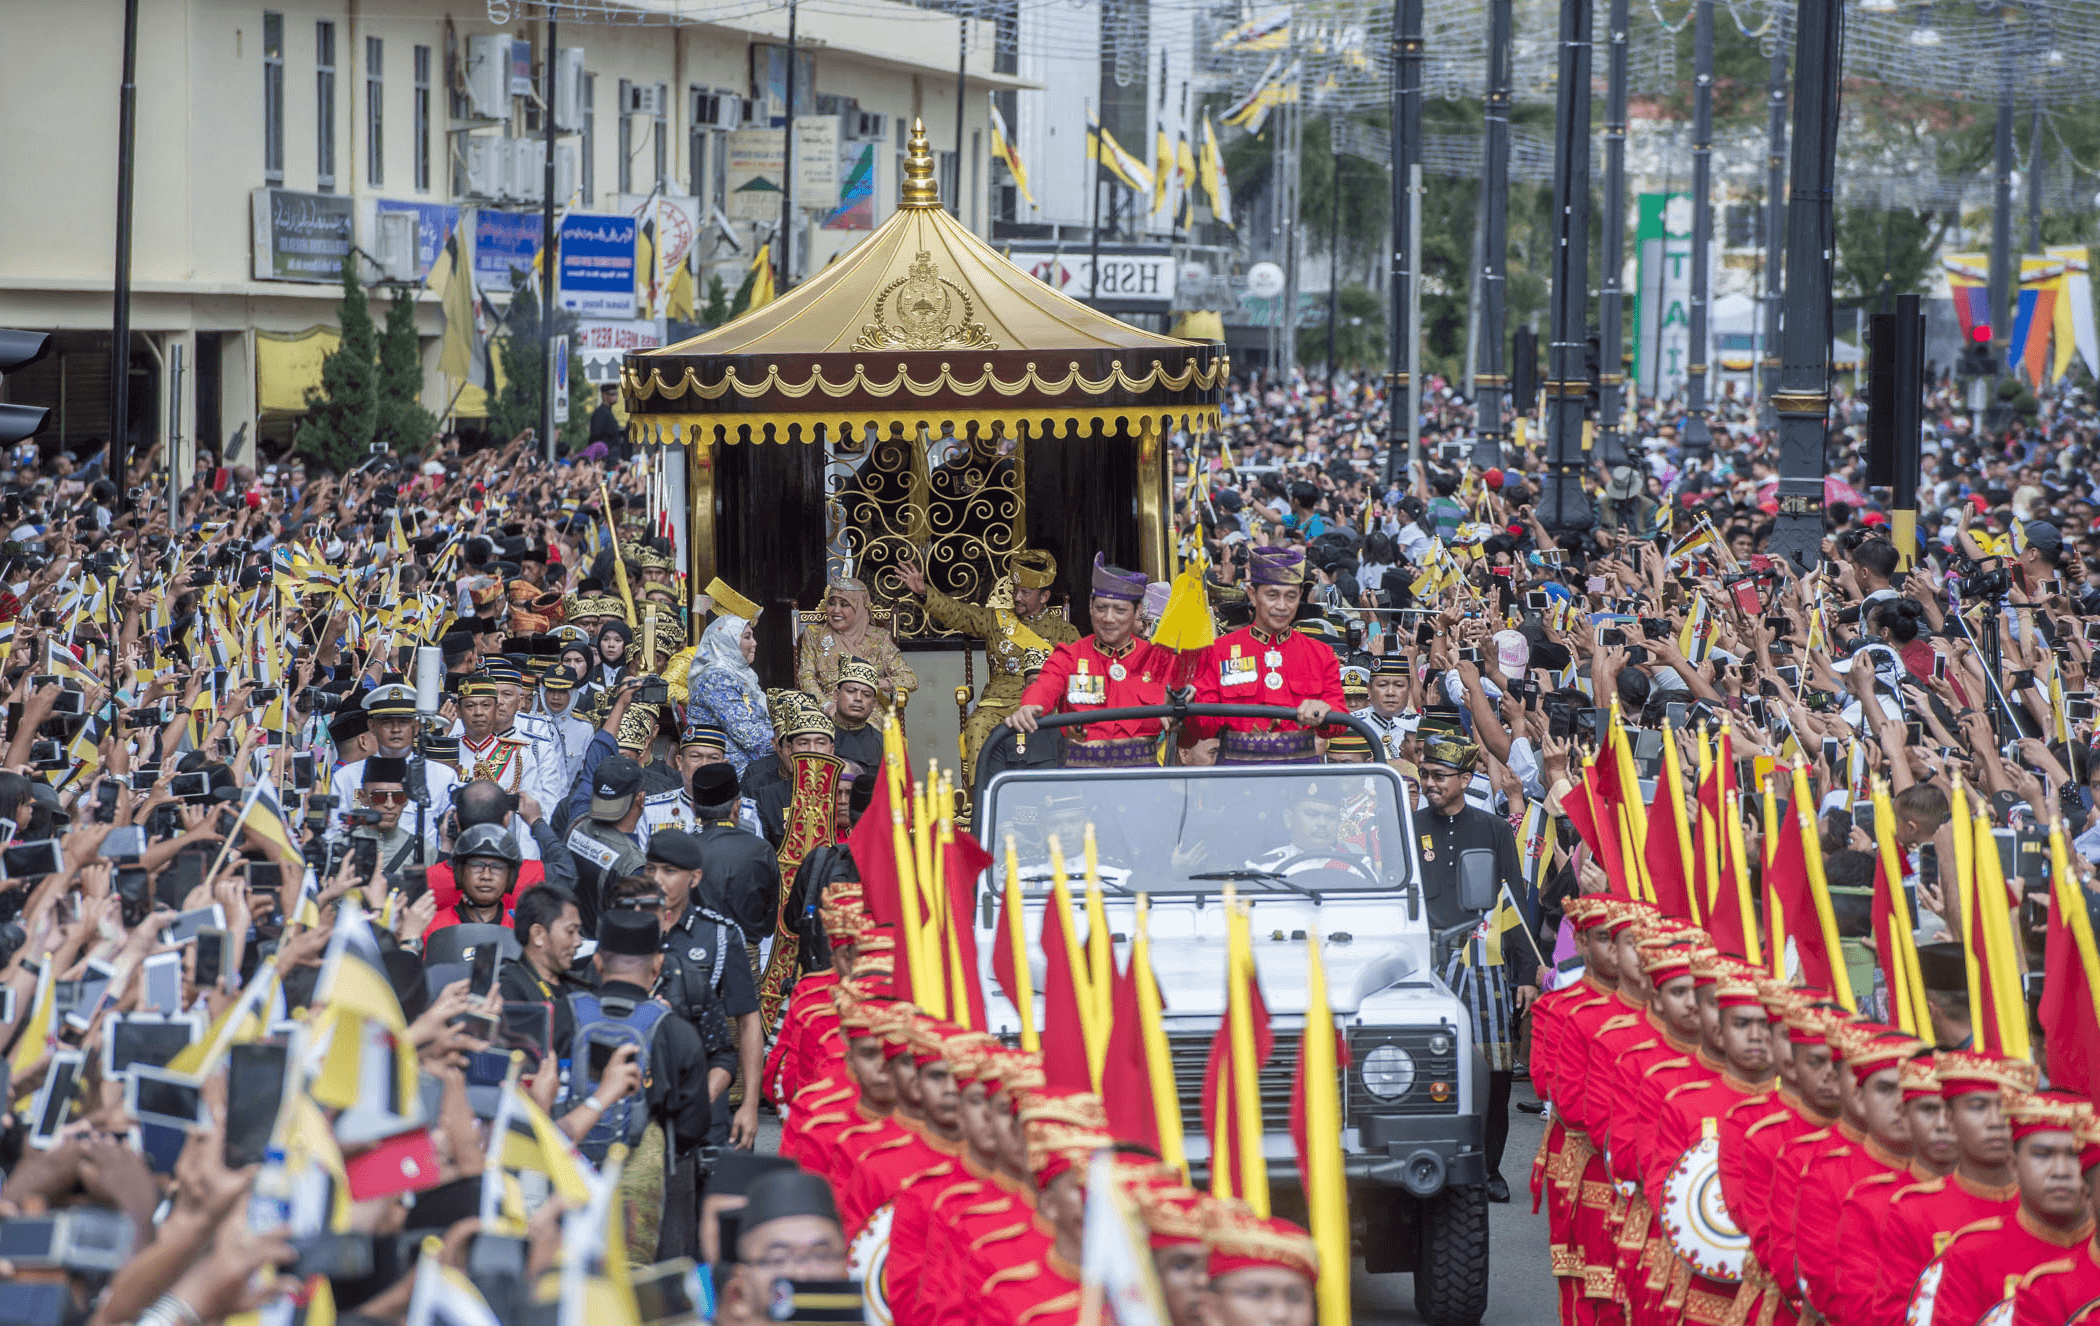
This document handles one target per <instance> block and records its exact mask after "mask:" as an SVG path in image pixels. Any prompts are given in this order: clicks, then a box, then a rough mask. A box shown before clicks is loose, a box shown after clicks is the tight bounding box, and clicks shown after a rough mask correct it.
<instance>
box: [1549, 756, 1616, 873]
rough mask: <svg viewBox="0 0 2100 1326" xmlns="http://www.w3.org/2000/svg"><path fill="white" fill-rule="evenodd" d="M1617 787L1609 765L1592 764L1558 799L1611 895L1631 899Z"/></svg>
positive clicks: (1614, 770)
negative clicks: (1609, 882)
mask: <svg viewBox="0 0 2100 1326" xmlns="http://www.w3.org/2000/svg"><path fill="white" fill-rule="evenodd" d="M1618 787H1619V774H1618V770H1617V769H1616V768H1615V767H1614V766H1613V765H1612V764H1608V763H1607V764H1592V765H1590V766H1589V767H1588V768H1586V769H1584V770H1583V773H1582V778H1581V779H1580V780H1579V781H1578V782H1577V783H1576V784H1575V786H1574V788H1573V790H1571V791H1570V792H1569V793H1568V795H1567V796H1566V797H1564V798H1562V799H1561V806H1562V808H1563V809H1564V810H1565V811H1566V812H1567V816H1568V821H1569V823H1571V824H1573V825H1574V826H1575V832H1576V833H1577V834H1578V835H1580V836H1581V838H1582V841H1583V842H1585V843H1587V844H1589V849H1590V852H1591V854H1592V855H1594V856H1595V857H1596V858H1597V864H1598V865H1600V866H1602V867H1604V874H1605V877H1606V878H1607V879H1609V880H1610V881H1611V891H1612V893H1614V894H1616V895H1617V896H1619V897H1622V898H1630V897H1632V896H1633V891H1632V890H1631V889H1630V888H1628V887H1627V884H1626V857H1625V851H1624V849H1623V848H1622V847H1621V846H1620V844H1619V816H1618V811H1617V807H1618Z"/></svg>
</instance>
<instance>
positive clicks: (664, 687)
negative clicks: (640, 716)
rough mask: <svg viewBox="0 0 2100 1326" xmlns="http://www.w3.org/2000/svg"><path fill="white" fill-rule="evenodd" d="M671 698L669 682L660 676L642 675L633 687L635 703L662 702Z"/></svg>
mask: <svg viewBox="0 0 2100 1326" xmlns="http://www.w3.org/2000/svg"><path fill="white" fill-rule="evenodd" d="M670 698H671V683H670V682H668V681H665V680H664V679H663V678H662V677H644V678H642V684H641V685H639V686H637V687H635V688H634V702H635V703H636V704H664V703H666V702H667V701H669V700H670Z"/></svg>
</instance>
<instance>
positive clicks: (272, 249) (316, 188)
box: [0, 0, 1028, 459]
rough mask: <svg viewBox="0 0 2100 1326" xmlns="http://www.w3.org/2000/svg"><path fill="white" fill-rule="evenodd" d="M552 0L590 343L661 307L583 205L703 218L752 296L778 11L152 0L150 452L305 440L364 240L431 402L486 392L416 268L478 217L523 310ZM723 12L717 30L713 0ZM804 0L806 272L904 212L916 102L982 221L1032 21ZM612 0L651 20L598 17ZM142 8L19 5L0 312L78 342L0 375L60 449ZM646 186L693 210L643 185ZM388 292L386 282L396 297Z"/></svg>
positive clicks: (692, 231) (142, 67)
mask: <svg viewBox="0 0 2100 1326" xmlns="http://www.w3.org/2000/svg"><path fill="white" fill-rule="evenodd" d="M550 8H551V9H552V10H553V11H554V17H555V18H556V19H557V20H558V27H557V30H556V34H555V38H554V47H555V52H556V55H555V67H556V84H557V86H556V93H555V98H554V103H555V105H554V111H555V115H554V118H555V127H556V131H557V149H556V164H557V195H558V196H561V197H563V198H564V199H565V201H566V210H567V211H569V212H572V213H575V214H577V217H578V220H577V221H572V222H571V223H569V224H571V225H577V226H580V227H581V229H580V230H579V234H585V235H589V236H591V237H592V239H593V240H594V241H603V240H605V239H606V237H608V236H610V237H611V248H610V249H606V250H604V251H603V252H601V251H599V249H596V248H593V247H592V245H591V244H588V243H579V244H578V245H577V246H576V249H575V251H576V253H577V254H578V255H580V259H581V260H582V261H583V264H584V265H583V266H581V267H579V268H578V269H577V280H578V282H579V284H581V283H583V282H585V281H588V282H589V283H591V284H593V285H595V286H597V287H600V289H599V291H598V293H597V294H595V295H593V294H589V293H586V294H584V295H582V296H580V297H578V298H577V302H578V304H579V305H580V306H581V308H580V311H579V313H578V316H579V318H583V319H585V321H584V323H583V329H584V332H585V342H586V344H587V345H588V344H592V343H598V344H601V345H603V346H605V347H614V346H619V345H631V344H633V343H634V342H635V341H637V340H641V341H643V342H648V341H649V339H650V338H651V337H652V336H653V335H654V334H655V333H656V332H657V330H658V327H659V324H658V323H657V322H656V321H654V320H652V318H651V316H650V315H651V313H652V311H653V310H652V309H651V308H650V307H649V301H648V298H647V295H646V291H645V292H644V295H643V297H642V299H641V300H640V301H639V302H635V301H632V300H630V301H627V302H625V303H624V305H623V301H622V299H621V297H620V294H619V291H618V290H617V289H616V288H614V289H611V290H609V291H608V290H606V289H604V287H606V286H607V285H608V281H609V280H610V284H611V285H612V286H614V287H616V286H617V285H618V281H617V272H618V270H619V266H618V261H617V259H616V257H614V258H608V257H607V256H606V254H607V253H610V252H611V251H612V250H616V249H617V247H618V237H619V235H620V233H621V231H620V227H619V226H618V225H617V224H615V225H612V226H610V227H609V228H608V227H597V226H594V225H591V224H585V223H583V222H582V221H581V218H582V217H586V216H588V217H592V218H598V217H609V218H613V219H614V221H616V222H617V221H618V220H619V219H620V218H624V217H632V216H634V215H635V214H636V213H637V212H640V211H643V210H647V211H649V212H650V213H651V214H653V215H659V216H663V217H665V218H666V219H667V226H666V228H667V229H669V230H674V231H677V232H678V234H677V235H676V236H675V237H674V238H675V239H685V240H689V246H690V252H691V255H692V256H691V259H690V261H691V263H692V264H693V266H694V268H695V270H696V273H697V275H698V277H699V280H698V290H699V293H700V296H701V298H702V299H703V300H704V298H705V293H706V289H707V280H708V278H709V277H710V276H719V277H720V278H721V279H722V281H723V283H724V285H725V287H726V288H727V290H729V291H730V292H734V290H735V289H736V287H737V285H738V283H739V281H741V279H742V278H743V275H744V273H745V271H746V270H747V269H748V267H749V264H750V261H751V256H752V254H753V253H754V252H755V250H756V247H757V245H758V244H759V243H762V242H765V241H767V240H769V239H771V238H773V236H774V232H776V231H777V230H778V228H779V226H780V210H781V207H780V204H781V189H780V183H781V181H780V176H781V163H780V160H779V157H780V153H781V151H782V146H783V144H784V139H785V137H786V127H785V121H786V118H787V107H786V103H785V86H784V85H785V82H786V75H787V64H788V60H787V49H786V27H787V14H786V11H785V9H784V8H757V7H753V6H746V5H731V4H728V3H726V0H723V3H720V4H713V5H709V4H701V3H696V0H590V3H589V4H582V5H579V4H576V3H573V0H559V2H558V3H554V4H552V5H551V6H550V4H548V3H545V0H507V2H506V0H484V2H483V3H471V2H469V3H461V4H458V5H456V6H454V7H452V8H450V9H447V8H446V7H445V6H442V5H438V4H432V3H419V2H418V0H323V2H321V3H315V2H313V0H281V2H275V3H273V0H254V2H253V3H237V2H235V0H140V5H139V46H138V80H137V81H138V115H137V168H136V176H135V178H136V186H135V187H136V195H135V196H136V205H135V206H136V210H135V220H134V226H133V245H134V247H133V259H132V291H133V296H132V311H131V326H132V333H133V334H132V344H131V353H130V401H131V404H130V407H129V412H130V417H131V425H132V436H133V441H134V444H135V445H136V444H143V443H146V442H149V441H151V440H154V439H169V438H171V437H172V438H173V439H174V440H175V441H176V443H177V444H178V447H179V449H180V452H181V454H182V455H183V456H184V457H188V456H190V455H192V454H194V452H195V449H196V448H199V447H201V448H202V449H204V450H205V451H207V452H224V453H227V454H230V455H231V456H233V457H235V458H241V459H245V458H247V457H249V456H252V455H253V454H254V452H253V450H252V448H253V445H254V443H255V440H256V439H257V438H258V437H260V438H262V439H266V440H269V441H273V442H274V441H278V440H281V439H284V438H286V437H288V436H289V434H290V432H291V430H292V427H293V425H294V424H295V422H296V418H297V414H296V411H297V408H298V403H299V401H300V399H301V394H302V391H303V387H304V386H305V384H306V382H308V381H310V380H313V379H314V377H315V376H316V374H317V369H318V363H319V358H320V355H321V353H322V352H323V351H324V350H325V349H326V348H327V347H328V346H329V345H330V344H332V337H331V335H330V333H329V332H328V331H327V330H320V331H317V330H316V329H331V328H332V327H333V324H334V322H335V304H336V301H337V299H338V298H339V294H340V287H339V279H338V273H339V271H340V264H341V261H342V256H343V254H344V253H345V252H346V251H350V249H351V248H352V246H354V248H355V250H356V251H358V252H360V253H362V254H363V255H365V260H364V263H363V270H364V272H365V275H366V276H367V278H368V279H372V280H375V281H389V280H390V281H395V282H398V283H399V284H397V285H396V286H395V288H396V289H404V290H407V291H408V292H409V293H410V294H411V295H412V296H413V297H414V298H416V299H417V300H418V310H417V320H418V326H419V330H420V331H421V332H422V334H423V336H424V338H425V339H424V348H425V363H426V366H427V374H426V383H425V389H424V400H425V403H426V405H428V406H429V407H430V408H431V409H432V410H434V411H438V412H443V411H444V410H445V409H446V408H447V405H448V403H454V404H455V405H456V406H457V407H459V408H461V409H462V411H464V409H466V408H470V407H471V405H472V401H473V398H474V395H475V393H472V392H470V393H468V394H467V396H466V397H465V398H460V397H458V396H457V394H456V393H457V391H458V385H459V384H457V383H456V382H452V381H450V380H448V379H447V378H445V377H444V376H443V375H442V374H440V373H438V371H437V368H436V364H437V338H438V337H439V335H440V333H441V332H442V330H443V317H442V313H441V310H440V307H439V302H438V299H437V296H436V294H435V293H433V292H431V291H429V290H426V289H422V288H421V282H422V279H423V277H424V276H426V275H427V274H428V272H429V270H430V267H431V265H432V263H433V261H435V260H437V259H438V258H439V256H440V254H441V253H442V251H443V249H444V247H445V244H446V242H447V240H448V238H449V237H450V236H451V235H452V234H453V233H455V232H456V233H459V234H460V235H462V236H464V237H465V238H466V239H467V240H468V242H469V243H470V245H471V248H472V251H473V252H474V255H475V269H476V272H477V276H478V277H479V278H480V285H481V288H482V289H483V290H484V292H485V293H487V294H489V296H490V299H491V301H492V302H493V303H494V304H496V305H497V306H499V307H500V306H501V305H502V304H503V303H504V302H505V301H506V299H507V293H506V291H507V288H508V285H509V274H510V271H511V270H512V269H515V268H518V267H529V266H530V265H531V263H532V255H533V254H534V252H536V250H537V247H538V243H539V234H540V227H541V222H540V216H539V199H540V195H541V192H542V186H541V180H542V171H543V165H542V163H543V162H544V160H545V158H544V155H543V153H544V148H543V146H542V142H543V137H542V135H543V132H544V125H543V121H542V119H541V115H542V113H543V109H544V108H543V106H542V105H541V98H540V94H539V89H540V88H541V87H542V86H543V83H542V68H543V66H542V59H543V56H544V54H545V53H544V51H543V49H542V48H543V46H544V45H545V42H546V22H545V19H546V17H547V16H548V11H549V9H550ZM711 10H716V11H719V12H721V13H722V14H723V15H724V17H723V18H722V19H721V21H720V22H716V23H702V22H694V21H691V20H692V19H693V18H694V17H695V16H696V15H705V14H707V13H708V12H710V11H711ZM754 10H755V11H756V12H754ZM798 10H799V12H798V15H797V45H798V50H799V52H800V58H799V61H798V65H797V71H798V73H797V84H798V86H797V89H796V96H795V102H796V105H795V133H796V142H797V148H796V153H795V155H796V157H797V161H796V168H795V169H794V171H793V174H794V176H795V177H796V183H795V188H794V203H795V204H796V209H795V210H796V218H797V219H796V222H795V224H794V226H793V230H794V231H795V249H796V252H795V268H796V271H797V272H798V273H807V272H810V271H814V270H816V269H817V268H819V267H821V266H822V265H823V264H824V263H825V262H826V261H828V260H829V259H830V258H831V257H833V256H834V255H835V254H836V253H838V252H840V251H841V250H843V249H844V248H846V247H849V246H850V245H851V244H852V243H854V242H855V241H856V240H858V239H859V238H860V237H861V236H862V235H864V234H865V233H866V232H867V230H868V229H870V228H872V227H873V226H874V225H877V224H880V222H881V221H882V220H883V219H884V218H885V217H887V216H888V215H889V213H890V212H891V210H892V209H893V207H894V205H895V202H896V195H897V189H898V176H899V171H900V162H901V159H902V153H903V142H904V135H905V132H906V131H907V129H908V128H909V124H910V120H911V118H912V117H913V116H915V115H917V116H923V117H924V119H925V121H926V123H927V126H928V130H929V132H930V133H931V134H932V136H933V139H934V141H935V143H936V145H937V146H939V147H940V148H941V149H942V156H943V160H942V169H943V196H944V198H951V197H954V196H955V192H956V188H957V185H958V183H959V184H960V187H961V194H962V197H961V203H960V208H959V215H960V218H961V219H962V221H963V222H964V224H966V225H968V226H970V227H971V228H972V229H973V230H975V231H977V232H978V233H980V234H982V233H985V232H986V231H987V230H988V228H989V225H990V220H991V217H990V212H991V210H992V207H993V199H994V197H995V193H994V190H995V188H996V186H997V183H998V181H995V180H994V179H993V178H992V176H993V174H994V170H993V166H992V163H991V160H990V144H989V127H988V120H989V116H988V113H987V105H988V99H987V96H986V93H987V91H989V90H998V91H1006V90H1011V89H1014V88H1018V87H1024V86H1028V84H1025V83H1023V82H1022V81H1020V80H1019V79H1017V78H1015V77H1014V76H1013V75H1012V74H1010V73H1000V72H995V70H1002V69H1003V70H1011V69H1012V68H1014V61H1013V59H1012V55H1011V51H1010V49H1009V50H1008V51H1007V53H1006V55H1005V56H1004V57H1002V55H1001V53H1000V51H999V49H997V48H998V47H999V46H1000V44H1001V43H1002V42H1005V43H1007V44H1008V46H1009V47H1010V45H1011V41H1012V34H1011V27H1010V25H1009V26H1008V27H1005V28H1002V27H1001V26H1000V25H998V24H996V23H993V22H986V21H977V20H969V21H961V20H958V19H957V18H956V17H954V16H953V15H950V14H947V13H942V12H939V11H938V10H936V9H931V8H922V7H918V6H914V5H909V4H903V3H890V0H800V3H799V6H798ZM609 12H611V13H616V14H618V15H620V16H621V17H622V18H623V19H624V20H627V21H621V22H609V21H604V20H603V19H600V20H599V21H589V20H587V19H586V20H579V15H580V14H590V15H605V14H607V13H609ZM492 13H493V14H495V15H496V16H497V17H504V16H505V15H508V21H506V22H505V23H503V24H500V25H499V24H497V23H494V22H492V21H491V14H492ZM728 15H734V17H728ZM122 19H123V5H122V4H121V3H118V2H115V0H113V2H112V3H108V4H97V5H86V4H80V3H72V2H70V0H0V109H4V112H5V116H6V122H7V123H8V124H9V125H10V126H11V128H10V131H9V132H8V133H7V134H5V135H0V179H5V180H6V181H7V182H8V185H7V187H6V188H5V189H4V190H0V326H7V327H20V328H29V329H36V330H43V331H49V332H53V333H55V334H56V336H55V342H54V350H53V352H52V353H51V354H49V355H48V356H47V357H46V358H45V359H43V360H42V361H40V362H39V363H37V364H35V365H33V366H31V367H30V368H29V369H26V370H24V371H22V372H20V373H17V374H14V375H11V376H10V377H9V378H8V379H7V380H6V381H5V382H4V383H0V399H7V400H11V401H16V402H20V403H26V404H33V405H48V406H51V407H53V416H52V419H51V422H50V423H49V424H48V425H47V428H46V431H45V434H44V438H45V440H46V442H47V444H48V443H51V442H54V441H55V442H62V443H63V444H65V445H67V446H70V447H75V448H78V447H81V446H84V445H86V444H87V443H89V442H90V441H91V440H94V439H100V438H106V437H107V434H108V425H109V415H110V408H109V407H110V388H109V358H110V356H109V326H110V319H111V297H110V291H111V286H112V279H111V272H112V270H113V261H112V259H113V254H114V251H115V221H114V214H115V196H116V158H117V122H118V114H117V109H118V83H119V74H120V65H121V45H122ZM959 58H960V61H961V64H962V69H963V73H964V75H965V77H964V81H963V89H962V105H963V111H964V114H963V124H962V153H961V157H960V160H959V162H958V160H957V158H956V156H955V154H954V152H953V149H954V147H955V146H956V102H957V82H958V59H959ZM958 166H959V169H958ZM769 171H770V174H769V173H768V172H769ZM1001 178H1002V179H1003V176H1002V177H1001ZM652 194H661V195H666V196H668V197H670V198H671V199H672V200H673V201H674V202H675V203H676V206H675V207H665V208H648V209H645V206H644V205H645V203H646V202H647V200H648V199H649V198H650V196H651V195H652ZM462 214H464V220H462ZM674 223H675V224H674ZM593 259H595V260H596V263H595V266H594V265H593V263H592V260H593ZM440 266H441V267H442V264H440ZM563 266H564V273H565V277H566V276H567V275H568V274H569V271H570V267H569V264H568V263H567V262H565V263H564V264H563ZM643 284H644V285H646V282H644V283H643ZM565 293H567V294H573V293H574V292H566V291H565ZM387 297H388V296H387V295H386V294H384V293H381V292H378V291H375V292H374V297H373V312H374V316H375V318H379V317H383V315H384V310H385V305H386V299H387ZM599 362H602V363H604V364H611V363H612V362H615V355H614V354H613V353H607V354H605V355H604V356H603V357H602V359H600V360H594V361H593V363H599ZM593 376H596V373H593ZM579 386H580V384H579ZM585 408H587V404H586V405H585Z"/></svg>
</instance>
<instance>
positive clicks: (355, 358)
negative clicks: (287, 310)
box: [293, 254, 379, 470]
mask: <svg viewBox="0 0 2100 1326" xmlns="http://www.w3.org/2000/svg"><path fill="white" fill-rule="evenodd" d="M335 310H336V325H337V327H338V328H339V329H340V331H341V334H342V339H341V341H340V342H339V343H338V344H337V346H336V348H335V349H334V350H331V351H330V352H329V353H328V355H327V356H326V357H325V358H324V359H322V360H321V385H320V386H319V387H308V388H307V389H306V418H304V419H302V420H300V421H299V428H298V431H297V433H296V434H295V436H294V439H293V447H294V449H295V450H296V451H297V452H298V453H299V454H300V455H303V456H309V457H311V458H313V459H314V460H316V461H318V462H320V463H321V464H323V465H326V466H328V467H329V468H330V469H334V470H343V469H347V468H348V467H350V466H352V465H355V464H357V463H358V461H359V460H360V459H361V458H362V457H363V456H364V455H365V453H366V452H367V451H369V450H370V448H371V444H372V440H373V437H374V436H375V433H376V430H377V427H378V422H379V368H378V346H377V344H376V339H377V338H376V335H375V333H374V331H373V327H372V306H371V304H370V302H369V301H367V300H366V298H365V287H364V283H363V282H361V281H359V280H358V278H357V258H356V256H355V255H354V254H353V255H348V256H345V257H344V259H343V298H342V302H341V303H339V304H337V305H336V306H335Z"/></svg>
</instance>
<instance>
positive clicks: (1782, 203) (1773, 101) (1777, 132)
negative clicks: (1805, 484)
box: [1757, 22, 1786, 429]
mask: <svg viewBox="0 0 2100 1326" xmlns="http://www.w3.org/2000/svg"><path fill="white" fill-rule="evenodd" d="M1774 27H1775V29H1776V30H1775V31H1774V32H1773V34H1772V61H1771V73H1770V75H1769V76H1768V77H1767V80H1766V83H1765V101H1766V105H1767V111H1768V118H1767V120H1766V121H1765V262H1764V273H1763V280H1764V286H1765V288H1764V311H1763V315H1762V316H1761V317H1760V318H1759V319H1758V322H1759V324H1760V325H1759V327H1758V331H1757V398H1758V402H1759V404H1758V414H1757V426H1758V427H1759V428H1766V429H1769V428H1773V427H1775V426H1777V424H1778V423H1779V416H1778V415H1776V414H1774V413H1772V403H1771V401H1770V399H1769V397H1770V396H1771V393H1772V389H1773V387H1774V385H1775V378H1776V377H1777V374H1778V371H1779V308H1780V303H1779V301H1780V267H1781V259H1782V257H1783V256H1784V255H1785V252H1786V245H1785V244H1784V243H1783V232H1784V231H1785V229H1786V30H1785V28H1784V27H1781V26H1779V25H1778V24H1777V23H1776V22H1775V24H1774Z"/></svg>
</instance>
